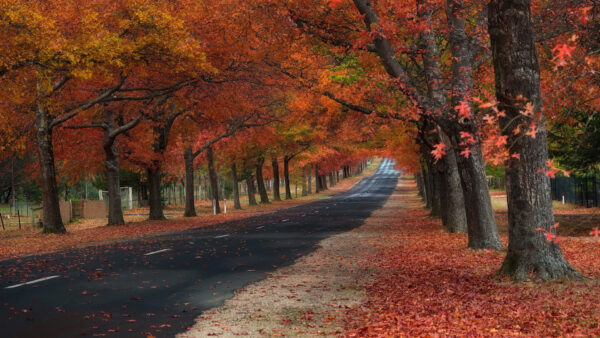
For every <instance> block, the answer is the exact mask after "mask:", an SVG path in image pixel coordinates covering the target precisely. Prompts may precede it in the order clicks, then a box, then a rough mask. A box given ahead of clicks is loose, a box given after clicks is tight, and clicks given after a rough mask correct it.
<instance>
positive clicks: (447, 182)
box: [442, 132, 497, 234]
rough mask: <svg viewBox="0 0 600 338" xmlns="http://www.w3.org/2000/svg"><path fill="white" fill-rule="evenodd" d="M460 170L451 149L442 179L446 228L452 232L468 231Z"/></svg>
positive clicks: (447, 155) (445, 160)
mask: <svg viewBox="0 0 600 338" xmlns="http://www.w3.org/2000/svg"><path fill="white" fill-rule="evenodd" d="M442 134H443V132H442ZM458 171H459V167H458V164H457V161H456V155H455V154H454V152H453V151H452V150H450V151H448V152H447V154H446V156H445V157H444V179H443V181H442V184H444V187H443V189H444V193H445V201H443V203H444V204H445V208H446V229H448V231H449V232H451V233H466V232H467V215H466V209H465V199H464V196H463V190H462V186H461V181H460V175H459V172H458ZM494 229H495V228H494ZM496 234H497V232H496Z"/></svg>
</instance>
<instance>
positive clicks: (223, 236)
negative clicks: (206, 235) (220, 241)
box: [215, 235, 229, 238]
mask: <svg viewBox="0 0 600 338" xmlns="http://www.w3.org/2000/svg"><path fill="white" fill-rule="evenodd" d="M225 237H229V235H221V236H216V237H215V238H225Z"/></svg>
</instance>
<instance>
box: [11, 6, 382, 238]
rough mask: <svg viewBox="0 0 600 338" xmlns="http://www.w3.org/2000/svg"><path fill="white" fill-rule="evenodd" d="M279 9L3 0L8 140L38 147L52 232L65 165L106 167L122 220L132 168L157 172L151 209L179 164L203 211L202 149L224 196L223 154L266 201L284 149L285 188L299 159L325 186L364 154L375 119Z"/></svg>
mask: <svg viewBox="0 0 600 338" xmlns="http://www.w3.org/2000/svg"><path fill="white" fill-rule="evenodd" d="M205 6H209V7H210V8H211V10H206V7H205ZM274 9H275V8H274V7H273V6H264V4H263V3H262V2H261V1H256V2H254V1H227V2H224V1H203V2H197V1H185V0H182V1H175V2H169V3H164V2H161V1H148V2H139V1H128V0H107V1H91V2H82V3H77V4H76V3H73V2H72V1H58V2H53V3H51V4H49V3H47V2H44V1H39V2H35V1H34V2H28V3H13V2H10V1H3V2H1V3H0V17H1V18H2V26H1V28H0V34H1V35H2V38H3V41H5V42H4V43H5V46H4V47H5V50H7V53H5V54H4V55H2V56H1V57H0V58H1V60H0V61H1V62H0V66H1V67H0V75H1V81H2V84H3V86H2V91H3V94H4V95H3V96H4V97H5V98H6V99H4V100H3V101H2V102H1V105H2V114H1V118H2V122H3V124H2V126H3V127H2V134H3V136H4V139H5V143H4V144H3V145H2V149H0V150H2V151H3V155H4V156H5V157H6V158H16V157H21V158H23V157H25V156H28V154H29V152H30V151H31V150H33V149H36V150H37V151H36V161H35V162H34V163H35V165H34V166H35V168H34V169H37V170H34V171H37V172H39V177H37V180H38V182H39V184H40V186H41V188H42V196H43V205H44V213H43V225H44V232H49V233H64V232H65V231H66V229H65V227H64V224H63V223H62V220H61V217H60V212H59V192H58V188H57V177H58V176H60V177H63V178H64V177H67V178H68V179H67V180H68V181H69V182H70V183H71V184H72V183H75V182H78V181H80V180H82V179H89V178H91V177H93V176H96V175H102V176H104V177H105V179H106V185H107V190H108V199H109V218H108V224H109V225H114V224H122V223H123V222H124V219H123V213H122V206H121V199H120V182H121V178H120V172H121V169H122V168H125V169H129V170H133V171H137V172H139V173H142V174H143V176H144V177H145V178H146V180H147V186H148V192H149V194H148V198H149V205H150V215H149V218H150V219H151V220H159V219H163V218H164V214H163V206H162V201H161V194H160V191H161V185H162V183H163V182H164V181H165V180H170V179H172V178H174V177H176V178H181V179H183V180H184V182H185V185H186V191H187V196H186V197H187V198H186V211H185V215H186V216H194V215H195V213H196V212H195V209H194V200H193V189H194V171H195V169H196V168H197V166H198V165H199V164H200V163H201V162H206V163H207V165H208V170H209V177H210V182H211V185H212V186H213V189H212V191H213V193H214V194H215V195H214V196H213V197H214V200H216V201H217V203H218V201H219V198H218V197H219V196H218V189H216V188H215V187H216V185H217V175H216V169H217V168H216V166H217V165H226V166H228V167H230V168H231V172H232V179H234V181H237V180H238V179H239V178H243V179H245V180H246V181H247V182H248V187H249V190H250V191H251V192H252V193H251V194H250V201H251V203H255V200H254V194H253V190H254V187H255V185H254V183H252V182H256V184H257V189H258V192H259V194H260V197H261V201H262V202H268V197H267V195H266V190H265V188H264V182H263V181H264V177H263V166H264V164H265V161H269V162H270V163H271V165H272V172H273V175H274V176H279V168H278V167H279V164H280V163H281V165H282V167H283V172H282V175H283V176H284V178H285V182H286V184H285V188H286V189H285V193H286V196H285V197H286V198H291V190H290V187H289V182H290V174H289V172H290V166H292V165H296V166H298V167H301V168H304V169H305V170H314V171H315V174H316V175H317V177H318V178H319V183H320V184H318V185H317V189H319V188H325V186H324V182H325V181H324V180H323V178H322V177H323V175H325V174H326V173H330V172H333V171H334V170H337V169H340V168H341V167H342V166H346V167H348V166H351V165H356V164H358V163H361V161H363V160H364V159H365V158H366V157H367V156H368V155H369V154H368V152H366V151H362V150H361V148H363V147H362V146H361V145H360V143H361V142H363V141H364V139H366V138H367V137H368V135H371V134H373V133H374V129H373V128H372V127H370V126H369V125H368V123H365V121H366V119H365V118H364V117H363V116H361V114H357V113H354V112H349V111H342V110H341V109H340V107H339V106H338V105H337V104H332V102H330V100H328V99H325V98H323V97H321V96H320V95H318V94H317V93H316V92H315V91H314V90H313V88H314V87H315V86H320V85H326V84H327V82H328V81H329V78H328V77H327V76H326V77H324V78H322V77H323V74H324V72H325V71H328V70H329V67H328V63H327V62H328V60H327V56H326V55H319V54H318V53H315V51H314V50H313V45H312V44H311V43H310V42H309V41H308V40H306V39H305V38H304V37H303V36H302V35H301V34H299V33H298V32H297V31H296V29H295V27H294V25H293V23H292V22H288V24H287V25H281V23H282V21H283V22H285V21H289V18H288V16H287V13H285V12H277V11H275V12H274V11H273V10H274ZM258 23H259V24H258ZM284 46H285V48H284ZM201 154H205V156H200V155H201ZM34 178H35V177H34ZM63 181H64V179H63ZM275 181H276V182H278V181H279V180H277V179H276V180H275ZM234 186H236V187H237V185H234ZM275 191H277V192H278V189H275ZM273 197H274V199H276V200H277V199H280V196H278V195H275V196H273ZM236 204H238V203H236ZM238 205H239V204H238ZM216 208H217V210H219V209H220V206H219V205H218V204H217V206H216Z"/></svg>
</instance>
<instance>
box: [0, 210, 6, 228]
mask: <svg viewBox="0 0 600 338" xmlns="http://www.w3.org/2000/svg"><path fill="white" fill-rule="evenodd" d="M0 222H1V223H2V230H6V228H5V227H4V217H2V213H1V212H0Z"/></svg>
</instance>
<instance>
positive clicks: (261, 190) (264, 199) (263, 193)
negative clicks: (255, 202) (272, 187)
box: [256, 157, 269, 204]
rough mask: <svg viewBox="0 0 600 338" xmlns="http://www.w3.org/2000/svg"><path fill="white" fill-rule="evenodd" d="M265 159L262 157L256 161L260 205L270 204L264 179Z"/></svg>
mask: <svg viewBox="0 0 600 338" xmlns="http://www.w3.org/2000/svg"><path fill="white" fill-rule="evenodd" d="M264 163H265V159H264V158H262V157H260V158H258V160H257V161H256V184H257V185H258V194H259V195H260V203H263V204H265V203H269V195H268V194H267V189H266V188H265V180H264V179H263V172H262V171H263V165H264Z"/></svg>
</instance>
